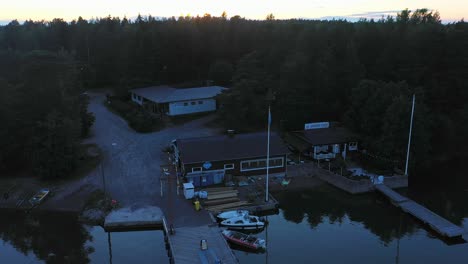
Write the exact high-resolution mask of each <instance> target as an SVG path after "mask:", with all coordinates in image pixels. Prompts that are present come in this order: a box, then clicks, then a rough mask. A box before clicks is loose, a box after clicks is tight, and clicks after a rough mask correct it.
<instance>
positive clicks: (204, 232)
mask: <svg viewBox="0 0 468 264" xmlns="http://www.w3.org/2000/svg"><path fill="white" fill-rule="evenodd" d="M165 229H166V230H167V228H165ZM167 234H168V235H167V238H168V242H169V247H170V249H169V250H170V252H171V255H172V256H173V257H172V263H175V264H195V263H201V264H217V263H223V264H231V263H232V264H236V263H239V261H238V260H237V258H236V256H234V253H233V252H232V250H231V249H230V248H229V245H228V244H227V242H226V240H225V239H224V237H223V236H222V234H221V229H220V228H219V227H218V226H217V225H215V224H213V225H206V226H198V227H180V228H175V233H174V234H172V235H171V234H169V233H167ZM202 239H206V241H207V244H208V249H207V250H201V248H200V241H201V240H202Z"/></svg>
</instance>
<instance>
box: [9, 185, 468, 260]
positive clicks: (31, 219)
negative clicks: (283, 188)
mask: <svg viewBox="0 0 468 264" xmlns="http://www.w3.org/2000/svg"><path fill="white" fill-rule="evenodd" d="M403 192H405V194H406V195H409V196H411V197H412V198H413V199H415V200H417V201H419V202H421V203H424V204H425V205H426V206H428V207H429V208H430V209H432V210H434V211H436V212H437V213H439V214H441V215H443V216H444V217H446V218H448V219H450V220H451V221H452V222H454V223H456V224H459V225H460V226H464V228H465V229H466V230H467V231H468V206H466V201H468V192H446V193H444V192H439V193H432V194H421V193H412V192H408V191H403ZM277 197H278V199H279V200H280V202H281V204H282V209H281V210H280V212H279V214H277V215H270V216H268V220H269V221H270V225H269V226H268V228H267V229H266V230H265V231H263V232H261V233H260V234H258V236H260V237H262V238H267V241H268V253H265V254H253V253H246V252H243V251H238V250H235V251H234V252H235V254H236V256H237V257H238V258H239V260H240V263H468V244H467V243H458V242H459V241H444V240H441V239H440V238H438V237H437V236H436V235H435V234H433V233H432V232H430V231H429V230H428V229H426V228H425V227H423V226H422V225H421V224H420V223H419V222H417V221H416V220H414V219H413V218H411V217H409V216H407V215H405V214H404V213H401V212H400V211H399V210H398V209H396V208H395V207H393V206H392V205H391V204H389V203H388V202H387V201H386V200H385V198H383V197H381V196H379V195H377V194H372V195H355V196H351V195H347V194H345V193H343V192H342V191H339V190H336V189H334V188H332V187H330V186H328V185H322V186H320V187H317V188H315V189H313V190H310V191H307V192H302V193H286V194H281V195H277ZM455 242H457V243H458V244H457V243H455ZM109 245H110V250H109ZM47 260H48V261H47ZM111 262H112V263H168V259H167V255H166V250H165V247H164V239H163V233H162V231H139V232H121V233H116V232H113V233H111V235H110V243H109V237H108V234H107V233H105V232H104V231H103V230H102V228H100V227H88V226H84V225H81V224H80V223H78V222H77V221H76V217H75V216H73V215H67V214H50V213H48V214H45V213H44V214H39V215H26V214H22V213H11V212H10V213H8V212H5V211H0V263H111Z"/></svg>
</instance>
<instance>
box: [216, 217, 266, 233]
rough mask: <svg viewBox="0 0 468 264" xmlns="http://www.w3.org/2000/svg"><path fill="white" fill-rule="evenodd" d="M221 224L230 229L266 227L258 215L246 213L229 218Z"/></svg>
mask: <svg viewBox="0 0 468 264" xmlns="http://www.w3.org/2000/svg"><path fill="white" fill-rule="evenodd" d="M221 225H223V226H225V227H227V228H229V229H237V230H259V229H263V228H264V227H265V223H264V222H262V221H260V218H258V216H253V215H244V216H239V217H233V218H229V219H227V220H224V221H222V222H221Z"/></svg>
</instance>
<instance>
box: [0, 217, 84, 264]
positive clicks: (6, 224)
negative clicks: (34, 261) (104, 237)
mask: <svg viewBox="0 0 468 264" xmlns="http://www.w3.org/2000/svg"><path fill="white" fill-rule="evenodd" d="M91 239H92V237H91V236H90V234H89V233H88V231H87V230H86V229H85V228H84V227H83V226H82V225H81V224H80V223H79V222H78V221H77V216H76V215H71V214H64V213H41V214H34V215H33V214H25V213H20V212H2V217H1V218H0V240H4V241H6V242H7V243H10V244H11V245H13V246H14V247H15V248H16V249H17V250H18V251H20V252H22V253H24V254H27V253H28V252H29V251H32V252H33V253H34V254H35V255H36V256H37V258H39V259H41V260H44V261H46V263H89V259H88V254H89V253H90V252H92V250H93V249H92V248H85V243H86V241H88V240H91Z"/></svg>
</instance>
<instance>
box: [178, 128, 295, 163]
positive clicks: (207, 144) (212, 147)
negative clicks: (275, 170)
mask: <svg viewBox="0 0 468 264" xmlns="http://www.w3.org/2000/svg"><path fill="white" fill-rule="evenodd" d="M177 148H178V149H179V152H180V159H181V160H182V162H184V163H186V164H190V163H199V162H205V161H221V160H235V159H245V158H256V157H265V156H266V152H267V133H266V132H257V133H248V134H236V135H232V136H230V135H222V136H211V137H200V138H187V139H177ZM288 153H289V150H288V148H287V147H286V145H285V144H284V142H283V140H282V139H281V138H280V137H279V136H278V135H277V134H276V133H271V135H270V156H278V155H285V154H288Z"/></svg>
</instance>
